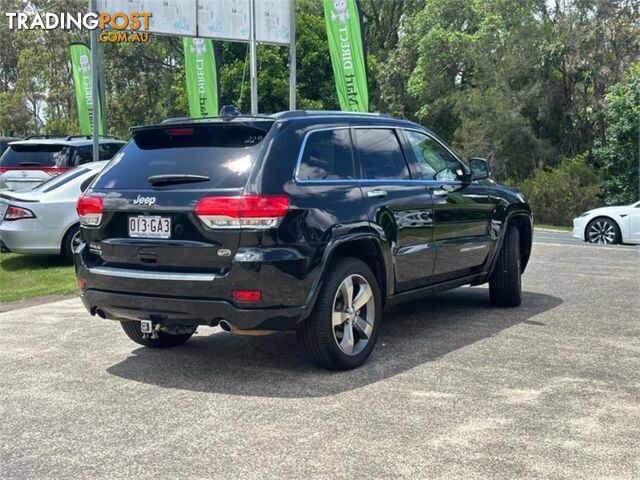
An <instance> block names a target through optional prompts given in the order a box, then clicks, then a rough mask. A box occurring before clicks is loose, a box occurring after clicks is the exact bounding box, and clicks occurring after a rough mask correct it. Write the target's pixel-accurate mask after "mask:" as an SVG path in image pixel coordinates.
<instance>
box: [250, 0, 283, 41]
mask: <svg viewBox="0 0 640 480" xmlns="http://www.w3.org/2000/svg"><path fill="white" fill-rule="evenodd" d="M291 1H292V0H256V40H257V41H258V42H261V43H274V44H276V45H289V42H290V41H291Z"/></svg>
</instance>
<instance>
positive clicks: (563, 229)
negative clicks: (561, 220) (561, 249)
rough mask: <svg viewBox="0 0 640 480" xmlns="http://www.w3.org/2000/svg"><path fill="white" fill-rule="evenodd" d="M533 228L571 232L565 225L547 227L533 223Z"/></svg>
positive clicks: (546, 225) (544, 224)
mask: <svg viewBox="0 0 640 480" xmlns="http://www.w3.org/2000/svg"><path fill="white" fill-rule="evenodd" d="M534 227H536V228H547V229H549V230H562V231H563V232H570V231H572V230H573V228H572V227H567V226H566V225H548V224H546V223H535V224H534Z"/></svg>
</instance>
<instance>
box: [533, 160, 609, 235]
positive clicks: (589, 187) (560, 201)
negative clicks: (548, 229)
mask: <svg viewBox="0 0 640 480" xmlns="http://www.w3.org/2000/svg"><path fill="white" fill-rule="evenodd" d="M586 160H587V159H586V155H581V156H578V157H575V158H572V159H566V160H563V161H562V162H561V163H560V164H559V165H558V166H556V167H554V168H541V169H538V170H536V171H535V173H534V174H533V175H532V176H531V177H530V178H529V179H527V180H526V181H525V182H524V183H523V184H522V191H523V192H524V193H525V195H526V196H527V198H528V200H529V202H530V203H531V208H532V210H533V215H534V218H535V219H536V221H537V222H539V223H549V224H551V225H570V224H571V220H572V219H573V218H574V217H576V216H578V215H580V214H581V213H583V212H585V211H587V210H590V209H592V208H595V207H597V206H599V205H601V200H600V199H599V195H600V179H599V177H598V175H597V173H596V171H595V169H594V168H593V167H592V166H591V165H589V163H588V162H587V161H586Z"/></svg>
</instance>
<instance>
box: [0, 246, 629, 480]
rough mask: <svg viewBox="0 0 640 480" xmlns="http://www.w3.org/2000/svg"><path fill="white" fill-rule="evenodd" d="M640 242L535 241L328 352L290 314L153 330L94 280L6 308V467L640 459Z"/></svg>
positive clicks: (415, 467)
mask: <svg viewBox="0 0 640 480" xmlns="http://www.w3.org/2000/svg"><path fill="white" fill-rule="evenodd" d="M639 266H640V250H639V249H637V248H597V247H592V246H588V245H569V244H566V245H563V244H554V243H536V244H535V245H534V251H533V257H532V263H531V265H530V267H529V269H528V271H527V272H526V274H525V276H524V278H523V288H524V290H525V293H524V299H523V305H522V306H521V307H520V308H516V309H496V308H492V307H490V306H489V304H488V292H487V290H486V288H484V287H476V288H461V289H458V290H455V291H452V292H448V293H443V294H439V295H437V296H433V297H431V298H429V299H425V300H423V301H418V302H413V303H409V304H405V305H401V306H399V307H397V308H395V309H394V310H392V311H391V312H388V313H387V314H385V318H384V320H385V325H384V328H383V331H382V335H381V337H380V339H379V343H378V345H377V347H376V350H375V351H374V354H373V356H372V358H371V360H370V361H369V362H368V363H367V364H366V365H365V366H364V367H362V368H360V369H357V370H354V371H350V372H344V373H332V372H325V371H323V370H320V369H317V368H315V367H313V366H310V365H309V364H308V363H307V362H306V360H305V357H304V355H303V353H302V351H301V350H300V348H299V346H298V344H297V342H296V338H295V336H294V335H290V334H279V335H274V336H269V337H252V338H247V337H236V336H233V335H231V334H226V333H223V332H221V331H220V330H218V329H205V328H202V329H201V330H200V332H199V333H198V335H196V336H195V337H194V338H193V339H192V340H191V341H189V342H188V343H187V344H186V345H184V346H182V347H178V348H175V349H171V350H164V351H158V350H148V349H144V348H139V347H138V346H137V345H135V344H133V343H131V342H130V341H129V340H128V339H127V338H126V337H125V335H124V333H123V332H122V331H121V329H120V327H119V326H118V324H117V323H115V322H111V321H107V320H100V319H98V318H97V317H90V316H89V315H88V314H87V313H86V312H85V311H84V309H83V308H82V305H81V304H80V301H79V300H78V299H69V300H64V301H59V302H55V303H49V304H46V305H38V306H31V307H28V308H23V309H19V310H14V311H9V312H5V313H0V418H1V419H2V422H0V477H2V478H123V479H125V478H127V479H128V478H153V479H156V480H157V479H160V478H168V479H169V478H170V479H174V478H186V477H194V478H210V477H219V478H302V477H308V478H326V477H331V476H332V477H337V478H345V477H351V478H354V477H357V478H392V477H393V478H400V477H403V478H411V479H414V478H430V479H433V478H447V479H448V478H504V479H513V478H554V479H562V478H567V479H569V478H570V479H575V478H594V479H602V478H628V479H637V478H640V368H639V367H640V323H639V318H640V304H639V298H640V277H639V275H638V269H639Z"/></svg>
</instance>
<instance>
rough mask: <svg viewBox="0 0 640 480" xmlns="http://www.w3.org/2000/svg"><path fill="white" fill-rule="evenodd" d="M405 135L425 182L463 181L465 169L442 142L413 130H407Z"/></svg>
mask: <svg viewBox="0 0 640 480" xmlns="http://www.w3.org/2000/svg"><path fill="white" fill-rule="evenodd" d="M405 134H406V136H407V140H408V141H409V144H410V145H411V149H412V150H413V153H414V155H415V157H416V166H417V168H418V172H419V173H420V174H421V175H422V178H423V179H424V180H442V181H447V182H455V181H459V180H462V176H463V175H464V167H463V166H462V164H461V163H460V162H459V161H458V159H457V158H456V157H454V156H453V155H452V154H451V153H450V152H449V151H448V150H447V149H446V148H444V147H443V146H442V145H441V144H440V142H438V141H436V140H435V139H433V138H431V137H430V136H428V135H425V134H424V133H419V132H413V131H411V130H406V131H405Z"/></svg>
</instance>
